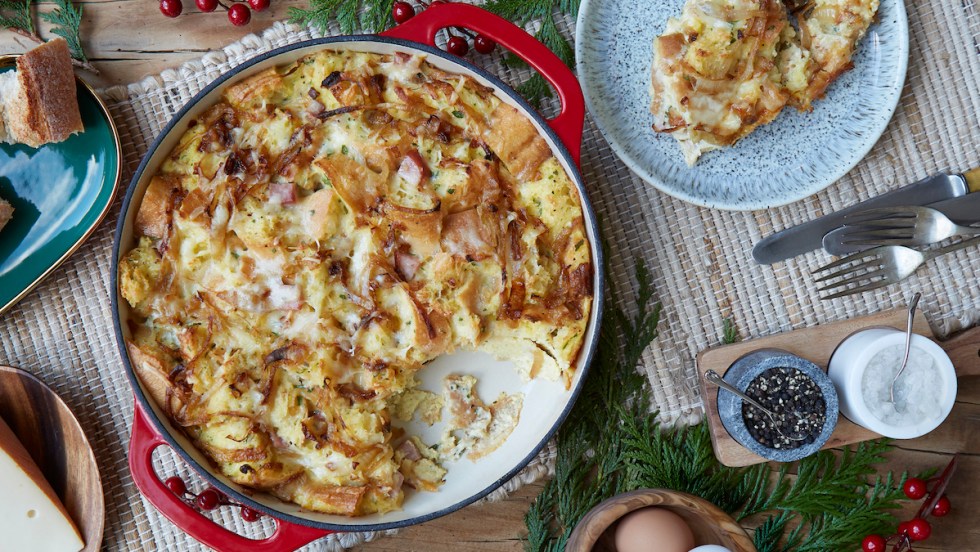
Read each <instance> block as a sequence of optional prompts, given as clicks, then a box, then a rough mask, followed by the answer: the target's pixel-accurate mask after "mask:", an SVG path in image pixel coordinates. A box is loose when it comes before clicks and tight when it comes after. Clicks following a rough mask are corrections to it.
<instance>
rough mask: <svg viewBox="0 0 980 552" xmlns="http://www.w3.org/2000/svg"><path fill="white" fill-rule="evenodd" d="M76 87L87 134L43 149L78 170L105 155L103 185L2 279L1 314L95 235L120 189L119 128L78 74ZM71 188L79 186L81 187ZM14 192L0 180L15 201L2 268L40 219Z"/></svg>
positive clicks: (11, 59)
mask: <svg viewBox="0 0 980 552" xmlns="http://www.w3.org/2000/svg"><path fill="white" fill-rule="evenodd" d="M15 61H16V56H3V57H0V72H6V71H9V70H12V69H13V67H14V63H15ZM75 84H76V93H77V96H78V105H79V111H80V112H81V115H82V122H83V124H84V125H85V132H83V133H81V134H77V135H75V136H72V137H70V138H69V139H68V140H66V141H64V142H62V143H60V144H48V145H45V146H42V148H40V149H43V148H57V149H58V150H59V151H60V152H61V153H68V154H69V155H68V156H67V157H70V158H69V159H66V161H70V163H69V165H71V166H77V164H78V163H79V162H81V163H84V162H85V161H86V160H87V159H88V156H89V155H90V154H94V153H97V152H104V154H105V159H104V167H105V169H104V170H103V172H102V182H101V183H100V184H98V190H97V192H96V194H95V198H94V199H93V201H92V202H91V204H90V206H89V207H88V208H87V210H85V212H84V213H83V214H82V215H81V217H80V218H79V220H78V221H77V223H73V224H63V225H62V226H63V227H62V228H60V229H59V230H57V231H56V232H57V233H56V234H55V235H52V236H51V237H50V239H48V240H47V241H45V242H44V243H43V244H42V245H41V246H40V247H39V248H38V249H37V250H35V251H33V252H31V253H30V254H29V255H28V256H27V257H25V258H24V259H23V260H21V261H20V262H18V263H16V264H15V265H14V266H13V267H11V268H10V269H9V271H8V272H7V273H6V274H3V275H2V276H0V316H2V315H3V314H4V313H6V312H7V311H8V310H10V309H11V308H12V307H13V306H14V305H15V304H16V303H17V302H18V301H20V300H21V299H23V298H24V297H25V296H26V295H27V294H28V293H30V291H31V290H33V289H34V288H35V287H37V285H38V284H40V283H41V282H42V281H43V280H44V279H45V278H46V277H48V276H49V275H50V274H51V273H52V272H54V270H55V269H57V268H58V267H59V266H60V265H61V263H63V262H64V261H65V260H67V259H68V257H70V256H71V255H72V254H73V253H74V252H75V251H77V250H78V248H79V247H81V246H82V244H83V243H85V240H87V239H88V238H89V237H91V235H92V234H93V233H94V232H95V230H96V228H98V226H99V224H100V223H101V222H102V221H103V220H104V219H105V217H106V215H107V214H108V213H109V209H110V208H111V207H112V204H113V202H114V200H115V198H116V193H117V192H118V190H119V183H120V181H121V180H122V147H121V144H120V140H119V132H118V130H117V129H116V124H115V122H114V121H113V120H112V117H111V115H110V114H109V109H108V107H106V105H105V103H104V102H103V101H102V98H100V97H99V96H98V94H96V93H95V91H94V90H93V89H92V87H90V86H89V85H88V83H86V82H85V81H84V80H82V78H81V77H79V76H77V75H76V76H75ZM93 138H95V139H97V142H95V144H96V145H93V144H92V139H93ZM0 149H2V152H3V154H4V155H5V156H7V155H10V156H13V155H16V154H17V153H19V152H24V153H27V154H33V153H35V152H37V151H40V149H34V148H30V147H28V146H24V145H10V144H0ZM71 150H74V152H76V153H75V155H74V156H73V157H72V156H71V155H70V154H71ZM82 174H84V172H83V173H82ZM73 185H74V186H76V187H77V186H78V184H77V183H73ZM12 192H13V190H12V184H11V182H10V181H9V179H8V178H6V177H3V176H0V197H2V198H3V199H6V200H7V201H9V202H10V203H12V204H13V206H14V209H15V211H14V217H13V219H12V220H11V221H10V222H9V223H8V224H7V226H6V227H5V228H4V229H3V230H0V266H2V265H3V264H4V263H5V262H6V261H7V259H8V258H9V256H10V254H11V253H13V251H14V249H16V247H17V245H18V244H19V242H20V239H17V238H16V236H17V234H20V236H19V238H21V239H22V238H23V237H24V235H26V233H27V232H28V231H29V230H30V229H31V227H32V226H33V225H34V222H35V221H36V220H37V218H38V216H39V213H38V212H37V210H36V209H33V208H31V209H25V208H24V206H25V205H28V206H30V204H29V203H26V202H25V201H24V200H21V199H20V198H18V197H17V196H14V195H12ZM75 192H77V190H75ZM74 196H75V194H74V193H73V196H72V197H69V198H68V199H69V200H71V199H75V197H74ZM25 212H26V213H27V216H28V217H30V218H29V219H28V220H24V217H25ZM18 215H20V217H18ZM76 218H78V217H76ZM18 219H20V220H18ZM11 235H13V236H15V239H14V241H13V242H11V241H9V240H7V239H5V238H9V237H10V236H11Z"/></svg>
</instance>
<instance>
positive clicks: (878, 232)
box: [841, 206, 980, 245]
mask: <svg viewBox="0 0 980 552" xmlns="http://www.w3.org/2000/svg"><path fill="white" fill-rule="evenodd" d="M844 224H845V225H846V226H845V228H852V230H849V231H848V232H847V233H846V234H844V235H843V236H841V243H844V244H847V245H928V244H931V243H938V242H941V241H943V240H945V239H947V238H951V237H953V236H976V235H980V228H978V227H971V226H961V225H959V224H956V223H955V222H953V221H951V220H949V217H947V216H946V215H944V214H943V213H941V212H939V211H937V210H935V209H932V208H930V207H920V206H908V207H882V208H880V209H869V210H867V211H861V212H859V213H855V214H853V215H848V216H846V217H844Z"/></svg>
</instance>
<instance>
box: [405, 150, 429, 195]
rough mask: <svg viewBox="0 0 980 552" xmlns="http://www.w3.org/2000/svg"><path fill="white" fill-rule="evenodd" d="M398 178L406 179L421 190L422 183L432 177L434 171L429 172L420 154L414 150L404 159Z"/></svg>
mask: <svg viewBox="0 0 980 552" xmlns="http://www.w3.org/2000/svg"><path fill="white" fill-rule="evenodd" d="M398 176H400V177H402V178H404V179H405V181H406V182H408V183H409V184H411V185H412V186H415V187H417V188H419V189H421V184H422V181H423V180H425V179H427V178H429V177H430V176H432V171H430V170H429V167H428V166H427V165H426V164H425V160H424V159H422V156H421V155H420V154H419V152H417V151H414V150H413V151H410V152H409V153H408V155H406V156H405V158H404V159H402V163H401V165H399V166H398Z"/></svg>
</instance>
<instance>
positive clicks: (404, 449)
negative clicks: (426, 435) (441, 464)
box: [398, 440, 422, 462]
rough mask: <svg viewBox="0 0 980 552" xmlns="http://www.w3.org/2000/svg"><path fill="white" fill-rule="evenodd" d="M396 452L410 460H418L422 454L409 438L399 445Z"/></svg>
mask: <svg viewBox="0 0 980 552" xmlns="http://www.w3.org/2000/svg"><path fill="white" fill-rule="evenodd" d="M398 452H400V453H402V454H403V455H404V456H405V459H406V460H410V461H412V462H418V461H419V460H421V459H422V454H421V453H419V449H418V448H417V447H416V446H415V443H413V442H412V441H410V440H409V441H405V442H404V443H402V444H401V445H399V446H398Z"/></svg>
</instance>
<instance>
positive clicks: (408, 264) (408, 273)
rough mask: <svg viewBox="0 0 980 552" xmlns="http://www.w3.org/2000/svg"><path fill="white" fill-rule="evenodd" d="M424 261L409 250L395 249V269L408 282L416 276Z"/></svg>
mask: <svg viewBox="0 0 980 552" xmlns="http://www.w3.org/2000/svg"><path fill="white" fill-rule="evenodd" d="M421 264H422V261H421V260H419V258H418V257H416V256H415V255H412V254H411V253H408V252H403V251H395V271H396V272H398V275H399V276H401V277H402V280H405V281H406V282H408V281H411V279H412V278H414V277H415V272H416V271H417V270H418V269H419V266H420V265H421Z"/></svg>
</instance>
